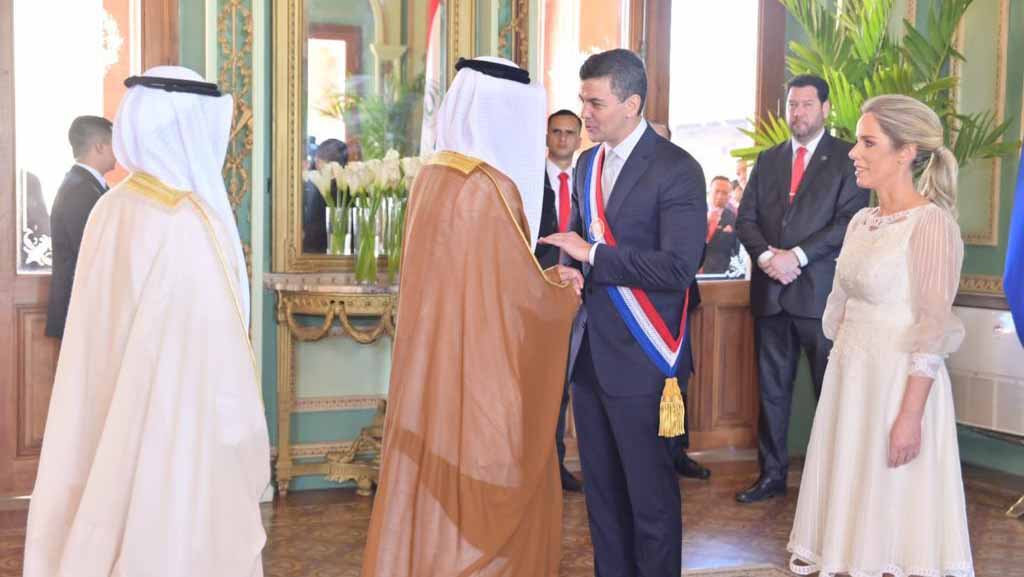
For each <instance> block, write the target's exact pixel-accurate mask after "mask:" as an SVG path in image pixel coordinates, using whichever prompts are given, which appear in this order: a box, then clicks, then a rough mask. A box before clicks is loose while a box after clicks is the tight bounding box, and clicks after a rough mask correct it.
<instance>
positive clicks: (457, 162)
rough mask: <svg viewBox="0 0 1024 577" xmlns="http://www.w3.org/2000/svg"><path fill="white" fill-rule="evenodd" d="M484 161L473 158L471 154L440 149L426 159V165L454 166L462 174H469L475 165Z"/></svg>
mask: <svg viewBox="0 0 1024 577" xmlns="http://www.w3.org/2000/svg"><path fill="white" fill-rule="evenodd" d="M483 163H484V161H482V160H480V159H479V158H473V157H472V156H466V155H465V154H459V153H458V152H455V151H451V150H442V151H441V152H438V153H436V154H434V156H431V157H430V160H428V161H427V164H428V165H431V164H436V165H439V166H447V167H448V168H454V169H455V170H457V171H459V172H461V173H462V174H465V175H469V173H471V172H473V171H474V170H476V167H478V166H480V165H481V164H483Z"/></svg>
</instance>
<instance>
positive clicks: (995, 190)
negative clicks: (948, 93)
mask: <svg viewBox="0 0 1024 577" xmlns="http://www.w3.org/2000/svg"><path fill="white" fill-rule="evenodd" d="M1009 10H1010V3H1009V0H999V18H998V20H999V24H998V25H999V30H998V32H997V34H998V36H997V44H996V62H995V66H996V70H995V82H996V87H995V93H996V94H995V96H996V102H995V105H996V119H995V122H996V123H997V124H999V123H1002V122H1003V121H1004V119H1005V118H1006V64H1007V61H1006V59H1007V44H1008V42H1009V27H1008V25H1007V23H1008V18H1009ZM966 23H967V16H966V14H965V15H964V18H962V19H961V20H960V25H959V27H958V28H957V31H956V39H955V40H954V46H955V47H956V50H957V52H960V53H961V54H963V52H964V42H965V38H966ZM962 67H963V63H962V62H960V61H958V60H956V59H952V60H951V61H950V73H951V74H952V75H953V76H956V77H958V78H959V77H960V76H961V73H962ZM961 94H962V93H961V86H960V84H959V83H958V84H957V87H956V90H954V92H953V106H954V108H955V109H956V110H957V111H961V110H960V106H961V104H962V98H961ZM991 172H992V175H991V178H992V185H991V187H990V188H989V195H988V223H987V227H986V228H985V229H984V230H981V231H963V240H964V244H969V245H976V246H999V205H1000V202H999V201H1000V198H1001V196H1002V188H1003V183H1002V181H1003V178H1002V176H1003V161H1002V159H1001V158H995V159H993V160H992V171H991Z"/></svg>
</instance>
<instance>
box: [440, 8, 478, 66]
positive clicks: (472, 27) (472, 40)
mask: <svg viewBox="0 0 1024 577" xmlns="http://www.w3.org/2000/svg"><path fill="white" fill-rule="evenodd" d="M444 8H445V10H446V11H447V12H446V15H445V16H446V17H445V21H446V23H447V24H448V28H447V30H446V32H447V34H448V54H447V58H448V76H447V78H448V82H449V83H450V82H451V81H452V79H453V78H455V63H456V62H458V61H459V58H473V57H474V56H476V0H446V2H445V6H444Z"/></svg>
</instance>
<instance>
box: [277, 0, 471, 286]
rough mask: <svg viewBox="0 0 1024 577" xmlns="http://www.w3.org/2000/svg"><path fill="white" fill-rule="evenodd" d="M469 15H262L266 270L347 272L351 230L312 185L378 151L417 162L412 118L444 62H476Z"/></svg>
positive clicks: (449, 7)
mask: <svg viewBox="0 0 1024 577" xmlns="http://www.w3.org/2000/svg"><path fill="white" fill-rule="evenodd" d="M478 4H479V0H387V1H385V0H281V1H280V2H275V3H274V71H273V76H274V104H273V107H274V117H273V131H274V136H273V139H274V140H273V142H274V147H273V152H272V154H273V166H274V172H273V195H274V199H273V204H274V252H273V257H274V258H273V260H274V270H277V271H287V272H314V271H315V272H321V271H327V272H333V271H349V270H352V268H353V261H354V259H353V256H352V255H353V254H354V253H355V251H356V250H357V246H356V244H357V242H356V239H355V234H354V233H355V232H356V231H355V227H356V226H357V225H355V224H353V223H343V224H342V225H341V226H339V225H338V222H340V221H339V220H338V218H340V217H339V216H338V215H337V214H332V208H331V207H332V205H334V204H337V203H338V198H337V194H338V193H337V190H336V188H334V189H331V188H330V186H331V185H330V184H328V187H327V189H324V187H323V181H322V180H321V181H319V184H320V186H317V181H316V179H315V178H313V173H314V171H316V170H317V169H318V168H320V167H322V166H324V165H325V164H327V163H329V162H332V161H333V162H337V163H339V164H340V165H342V166H344V165H345V164H347V163H351V162H358V161H368V160H373V159H380V158H383V157H384V156H385V154H386V153H388V151H389V150H394V151H396V152H397V153H398V154H399V156H401V157H408V156H418V155H420V152H421V150H420V148H421V147H420V143H421V129H422V125H423V119H424V117H427V118H429V117H430V116H431V114H432V112H433V110H434V109H435V108H436V106H437V105H439V104H440V99H441V96H442V94H443V91H444V88H445V87H446V86H447V81H448V79H449V78H450V77H451V75H452V70H453V66H454V62H455V60H456V59H457V58H458V57H459V56H463V55H467V56H468V55H470V54H472V53H473V52H474V51H475V50H476V45H475V38H474V30H475V26H474V24H473V23H474V22H475V21H476V19H477V18H478V14H477V13H476V12H477V7H478ZM335 212H337V211H335ZM346 216H347V218H355V216H354V215H352V216H348V215H346ZM350 225H351V226H350ZM336 227H337V228H336ZM338 231H344V234H341V235H338V234H337V233H338ZM383 256H384V255H383V252H382V254H381V257H382V258H383Z"/></svg>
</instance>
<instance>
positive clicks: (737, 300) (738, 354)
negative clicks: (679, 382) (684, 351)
mask: <svg viewBox="0 0 1024 577" xmlns="http://www.w3.org/2000/svg"><path fill="white" fill-rule="evenodd" d="M700 287H701V300H702V302H701V307H700V309H699V310H698V311H697V313H696V314H695V315H694V318H693V321H692V325H691V331H692V336H693V341H692V346H693V354H694V361H695V363H696V371H695V373H694V376H693V378H692V379H691V381H690V386H689V395H688V410H689V411H691V412H690V447H691V449H693V450H695V451H699V450H707V449H721V448H752V447H754V446H755V445H756V442H757V412H758V390H757V372H756V367H755V360H754V324H753V317H752V316H751V314H750V298H749V294H750V283H749V282H745V281H710V282H701V283H700Z"/></svg>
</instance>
